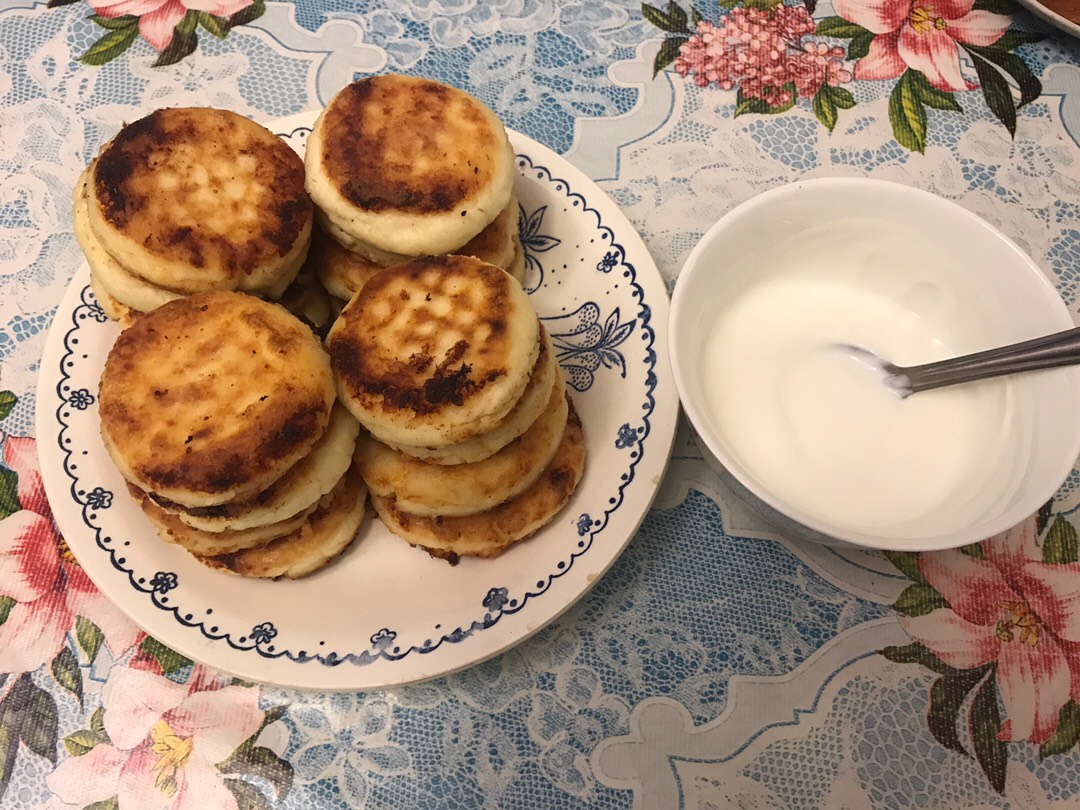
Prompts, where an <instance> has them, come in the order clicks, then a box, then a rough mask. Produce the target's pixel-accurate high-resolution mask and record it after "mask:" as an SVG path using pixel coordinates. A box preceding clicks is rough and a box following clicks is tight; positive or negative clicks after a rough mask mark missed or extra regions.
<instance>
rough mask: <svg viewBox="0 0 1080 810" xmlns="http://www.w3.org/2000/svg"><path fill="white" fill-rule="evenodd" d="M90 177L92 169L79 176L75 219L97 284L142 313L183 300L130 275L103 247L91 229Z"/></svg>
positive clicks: (74, 212) (73, 212) (77, 239)
mask: <svg viewBox="0 0 1080 810" xmlns="http://www.w3.org/2000/svg"><path fill="white" fill-rule="evenodd" d="M89 177H90V169H89V168H88V169H86V170H85V171H83V173H82V174H81V175H80V176H79V182H78V183H77V184H76V185H75V201H74V205H73V207H72V220H73V224H74V230H75V241H76V242H78V243H79V247H80V248H81V249H82V252H83V255H84V256H85V257H86V263H87V264H88V265H90V273H91V274H92V275H94V276H96V277H97V280H98V283H99V284H100V285H101V286H102V287H103V288H104V289H105V290H107V291H108V293H109V295H111V296H112V297H113V298H115V299H116V300H117V301H118V302H120V303H121V304H124V305H126V306H128V307H131V308H133V309H137V310H139V311H140V312H149V311H150V310H152V309H157V308H158V307H159V306H161V305H162V304H165V303H168V302H169V301H172V300H173V299H175V298H180V296H181V294H180V293H175V292H172V291H170V290H166V289H163V288H161V287H155V286H154V285H153V284H150V283H149V282H148V281H144V280H143V279H141V278H139V277H138V276H136V275H133V274H132V273H130V272H128V271H127V270H126V269H124V267H123V266H121V264H120V262H118V261H117V260H116V259H114V258H113V257H112V255H111V254H109V252H108V251H106V250H105V248H104V247H102V246H101V243H100V242H99V241H98V239H97V237H96V236H94V234H93V232H92V231H91V230H90V207H89V203H88V201H87V197H86V195H87V189H88V185H87V180H88V178H89Z"/></svg>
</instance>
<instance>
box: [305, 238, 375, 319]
mask: <svg viewBox="0 0 1080 810" xmlns="http://www.w3.org/2000/svg"><path fill="white" fill-rule="evenodd" d="M307 267H308V268H309V269H310V270H312V271H313V272H314V273H315V275H316V276H317V277H318V279H319V281H320V282H321V283H322V285H323V287H324V288H325V289H326V291H327V292H328V293H329V294H330V295H332V296H334V297H335V298H341V299H344V300H345V301H348V300H349V299H350V298H352V297H353V296H354V295H355V294H356V293H358V292H359V291H360V289H361V288H362V287H363V286H364V285H365V284H367V282H368V280H369V279H371V278H372V277H373V276H374V275H375V274H376V273H379V272H381V271H383V270H385V269H386V267H387V265H382V264H379V263H378V262H373V261H371V259H369V258H367V257H366V256H362V255H360V254H359V253H353V252H352V251H349V250H346V249H345V248H344V247H342V246H341V245H340V244H338V243H337V241H335V240H334V238H333V237H331V236H329V235H328V234H327V233H326V232H325V231H323V229H322V228H315V230H314V231H312V233H311V250H310V251H309V252H308V258H307Z"/></svg>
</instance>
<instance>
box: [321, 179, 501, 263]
mask: <svg viewBox="0 0 1080 810" xmlns="http://www.w3.org/2000/svg"><path fill="white" fill-rule="evenodd" d="M315 222H316V225H317V227H316V229H315V230H319V229H320V228H321V229H322V230H323V231H324V232H325V233H326V234H327V235H328V236H330V237H332V238H333V239H334V241H335V242H337V243H338V244H339V245H341V247H342V248H344V249H345V250H346V251H348V252H349V253H350V254H355V255H357V256H359V257H360V258H362V259H367V260H368V261H369V262H371V263H373V264H377V265H380V266H382V267H390V266H391V265H395V264H403V263H404V262H407V261H409V260H410V259H415V258H416V257H415V256H409V255H406V254H404V253H391V252H390V251H386V250H380V249H379V248H377V247H375V246H374V245H371V244H369V243H367V242H364V241H363V240H360V239H356V238H355V237H353V236H351V235H350V234H348V233H347V232H346V231H344V230H342V229H341V228H340V227H339V226H338V225H337V224H335V223H334V222H333V221H332V220H330V218H329V217H327V215H326V212H324V211H322V210H321V209H318V208H317V209H315ZM517 232H518V203H517V199H516V198H515V197H513V196H511V198H510V202H509V203H508V204H507V205H506V207H505V208H503V210H502V211H500V212H499V215H498V216H497V217H495V219H493V220H492V221H491V222H489V223H488V225H487V227H485V228H484V230H482V231H480V233H478V234H477V235H476V236H474V237H473V238H472V239H470V240H469V241H468V242H466V243H465V244H464V245H461V246H460V247H456V248H452V249H451V250H447V251H443V252H444V253H456V254H457V255H459V256H473V257H475V258H477V259H480V261H482V262H487V263H488V264H493V265H495V266H496V267H499V268H501V269H503V270H506V269H507V268H508V267H509V266H510V264H511V263H512V262H513V261H514V245H513V237H514V236H515V235H516V234H517Z"/></svg>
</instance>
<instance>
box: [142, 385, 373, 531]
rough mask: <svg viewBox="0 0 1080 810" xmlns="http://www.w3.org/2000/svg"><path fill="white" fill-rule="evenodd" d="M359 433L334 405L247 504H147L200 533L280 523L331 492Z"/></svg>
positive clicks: (158, 499) (345, 413)
mask: <svg viewBox="0 0 1080 810" xmlns="http://www.w3.org/2000/svg"><path fill="white" fill-rule="evenodd" d="M359 432H360V426H359V425H358V424H357V422H356V420H355V419H354V418H353V415H352V414H351V413H349V412H348V411H347V410H346V409H345V408H344V407H343V406H341V405H334V408H333V410H332V411H331V412H330V424H329V425H327V428H326V431H325V432H324V433H323V435H322V438H320V439H319V441H318V442H316V443H315V446H314V447H312V448H311V452H309V453H308V454H307V455H306V456H304V457H303V458H302V459H300V460H299V461H298V462H296V463H295V464H294V465H293V466H292V467H290V468H289V471H288V472H287V473H285V475H283V476H281V478H279V479H278V480H277V481H275V482H274V484H273V486H271V487H270V488H269V489H267V490H264V491H262V492H260V493H259V494H258V495H256V496H255V497H254V498H252V499H251V500H249V501H243V502H237V501H233V502H232V503H225V504H221V505H220V506H204V507H194V508H188V507H184V506H180V505H179V504H176V503H173V502H171V501H167V500H164V499H163V498H161V497H160V496H158V495H151V496H150V497H151V499H153V501H154V502H155V503H157V504H158V506H160V507H162V508H163V509H165V510H166V511H167V512H171V513H173V514H175V515H176V516H177V517H178V518H179V519H180V520H181V521H183V522H184V523H186V524H187V525H188V526H191V527H193V528H196V529H201V530H202V531H205V532H221V531H225V530H232V531H236V530H240V529H250V528H253V527H255V526H265V525H267V524H270V523H277V522H279V521H282V520H285V519H286V518H288V517H291V516H292V515H295V514H296V513H298V512H301V511H303V510H305V509H307V508H308V507H309V506H311V505H312V504H313V503H315V502H316V501H318V500H319V498H321V497H322V496H323V495H325V494H326V493H327V492H329V491H330V490H331V489H333V487H334V485H335V484H337V482H338V481H340V480H341V476H342V475H344V474H345V471H346V470H347V469H348V468H349V467H350V466H351V465H352V456H353V451H354V450H355V449H356V436H357V434H358V433H359Z"/></svg>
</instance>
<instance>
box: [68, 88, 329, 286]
mask: <svg viewBox="0 0 1080 810" xmlns="http://www.w3.org/2000/svg"><path fill="white" fill-rule="evenodd" d="M89 186H90V188H89V222H90V228H91V230H92V232H93V234H94V236H95V237H96V238H97V240H98V241H99V242H100V243H101V245H102V246H103V247H104V249H105V250H106V251H108V253H109V254H110V255H112V256H113V258H115V259H116V260H117V261H118V262H119V263H120V264H121V265H122V266H123V267H125V268H126V269H127V270H129V271H130V272H132V273H134V274H136V275H138V276H140V277H141V278H143V279H145V280H147V281H149V282H150V283H151V284H154V285H157V286H158V287H162V288H164V289H166V290H171V291H173V292H180V293H194V292H201V291H207V290H226V289H243V290H254V289H259V288H262V287H268V286H270V285H273V284H274V283H275V282H277V281H279V280H280V279H281V277H282V276H285V275H287V274H288V273H290V272H294V271H295V270H296V269H297V268H298V267H299V266H300V265H301V264H302V263H303V260H304V256H305V255H306V253H307V246H308V243H309V241H310V232H311V216H312V206H311V201H310V199H309V198H308V196H307V194H306V193H305V191H304V166H303V162H302V161H301V160H300V158H299V157H298V156H297V155H296V153H295V152H293V150H292V149H290V148H289V146H288V145H287V144H286V143H285V142H284V141H282V140H281V139H280V138H278V137H277V136H275V135H273V134H272V133H271V132H270V131H269V130H267V129H266V128H264V127H262V126H260V125H259V124H256V123H254V122H253V121H249V120H248V119H247V118H244V117H243V116H241V115H237V114H236V113H232V112H228V111H226V110H214V109H209V108H174V109H163V110H157V111H156V112H153V113H151V114H150V115H148V116H146V117H145V118H142V119H140V120H138V121H135V122H133V123H131V124H128V125H127V126H125V127H124V128H123V129H122V130H120V132H119V134H117V136H116V137H115V138H113V140H112V141H110V142H109V143H108V144H107V145H106V146H105V148H104V149H103V150H102V152H101V154H100V155H99V156H98V158H97V160H96V161H95V162H94V164H93V167H92V174H91V178H90V183H89Z"/></svg>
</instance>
